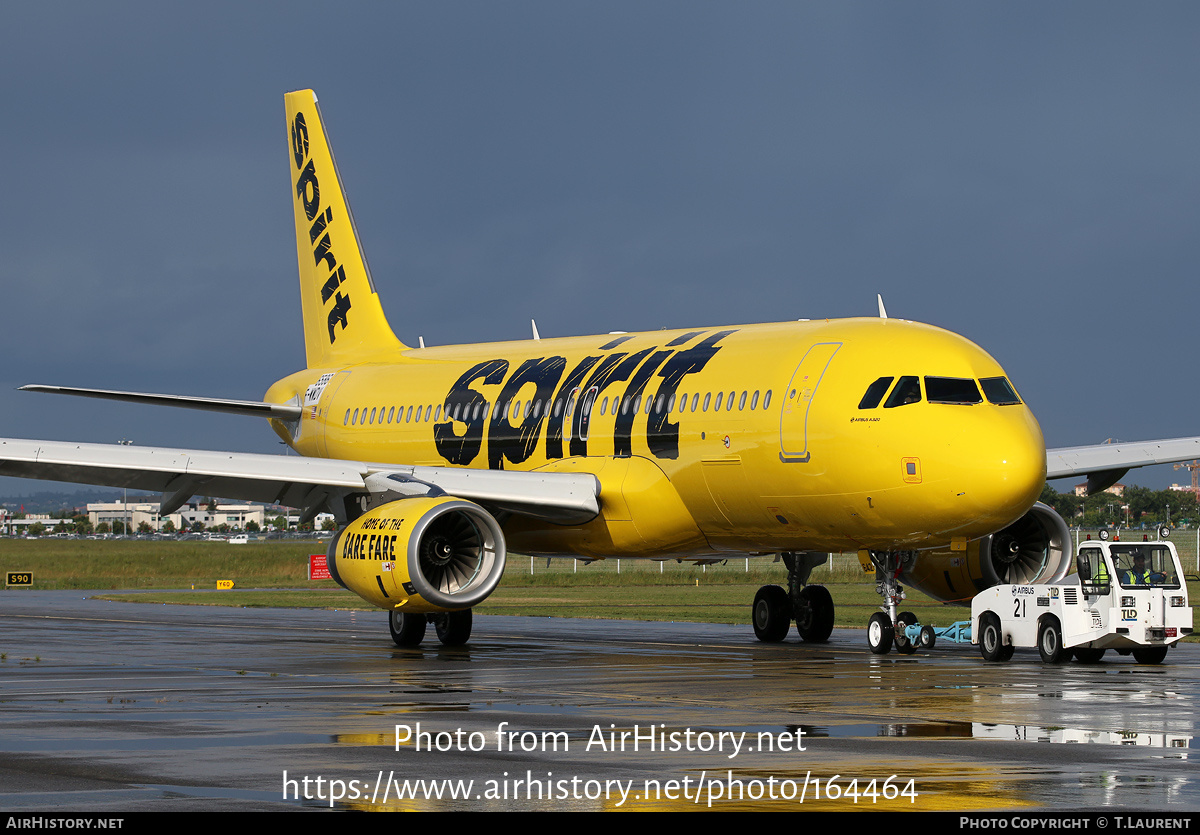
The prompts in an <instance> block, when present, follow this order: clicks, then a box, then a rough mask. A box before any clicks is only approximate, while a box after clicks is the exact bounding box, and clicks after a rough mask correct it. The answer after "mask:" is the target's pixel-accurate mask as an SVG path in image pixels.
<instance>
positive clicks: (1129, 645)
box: [872, 528, 1192, 664]
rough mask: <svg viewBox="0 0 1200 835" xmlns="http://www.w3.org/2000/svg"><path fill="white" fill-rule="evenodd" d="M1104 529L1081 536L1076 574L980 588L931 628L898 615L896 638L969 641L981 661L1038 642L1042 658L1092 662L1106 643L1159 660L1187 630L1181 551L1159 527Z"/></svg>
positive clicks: (1143, 659)
mask: <svg viewBox="0 0 1200 835" xmlns="http://www.w3.org/2000/svg"><path fill="white" fill-rule="evenodd" d="M1107 533H1108V532H1107V531H1102V532H1101V536H1102V538H1101V539H1098V540H1091V539H1089V540H1087V541H1085V542H1081V543H1080V544H1079V551H1078V554H1077V556H1076V559H1075V564H1076V569H1077V570H1076V573H1074V574H1071V575H1070V576H1068V577H1066V578H1064V579H1063V580H1061V581H1059V582H1057V583H1045V584H1041V583H1030V584H1025V585H1000V586H993V587H992V588H989V589H986V590H984V591H982V592H980V593H979V594H977V595H976V596H975V598H974V599H973V600H972V601H971V620H970V621H959V622H958V623H955V624H953V625H951V626H950V627H948V628H945V629H934V628H933V627H931V626H922V625H921V624H919V623H917V620H916V618H915V617H914V616H913V615H911V614H908V613H905V614H902V615H901V616H900V618H899V620H900V621H902V623H901V624H900V625H899V626H898V628H897V636H896V637H897V644H898V645H900V644H904V645H906V646H908V647H912V648H916V647H918V646H921V647H927V648H928V647H932V646H933V645H934V643H935V642H936V641H937V640H938V639H942V640H948V641H951V642H953V643H966V642H967V641H970V642H971V643H972V644H977V645H978V646H979V650H980V652H981V653H982V655H983V657H984V659H985V660H987V661H1007V660H1009V659H1010V658H1012V656H1013V651H1014V649H1016V648H1017V647H1030V648H1032V647H1037V648H1038V652H1039V654H1040V655H1041V656H1042V660H1043V661H1045V662H1046V663H1048V664H1060V663H1063V662H1065V661H1069V660H1071V657H1072V656H1074V657H1075V658H1076V659H1077V660H1078V661H1081V662H1083V663H1095V662H1097V661H1099V660H1100V659H1101V658H1103V657H1104V653H1105V652H1106V651H1107V650H1109V649H1112V650H1116V651H1117V652H1118V653H1120V654H1121V655H1129V654H1131V653H1132V654H1133V657H1134V658H1135V659H1137V661H1138V662H1139V663H1142V664H1161V663H1162V662H1163V660H1164V659H1165V658H1166V656H1167V650H1168V649H1169V648H1170V647H1171V646H1172V645H1173V644H1175V643H1177V642H1178V641H1179V640H1180V639H1181V638H1183V637H1184V636H1186V635H1190V634H1191V633H1192V608H1191V605H1190V603H1189V602H1188V593H1187V583H1186V578H1185V577H1184V574H1183V567H1182V566H1181V565H1180V563H1179V555H1178V553H1176V551H1175V546H1174V545H1173V544H1172V543H1170V542H1168V541H1166V537H1167V535H1168V533H1169V532H1168V530H1167V529H1165V528H1164V529H1163V530H1162V531H1161V533H1160V539H1158V540H1156V541H1153V542H1149V541H1144V542H1110V541H1108V538H1107ZM901 630H903V631H901ZM872 649H874V642H872ZM909 651H911V650H909Z"/></svg>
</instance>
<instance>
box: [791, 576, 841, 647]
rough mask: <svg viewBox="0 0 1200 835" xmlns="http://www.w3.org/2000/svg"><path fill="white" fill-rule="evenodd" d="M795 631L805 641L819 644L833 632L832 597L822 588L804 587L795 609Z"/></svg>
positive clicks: (827, 590) (826, 639)
mask: <svg viewBox="0 0 1200 835" xmlns="http://www.w3.org/2000/svg"><path fill="white" fill-rule="evenodd" d="M796 631H797V632H799V633H800V637H801V638H803V639H804V640H805V641H808V642H810V643H815V644H821V643H824V642H825V641H828V640H829V633H831V632H833V597H832V596H831V595H830V594H829V589H827V588H825V587H824V586H805V587H804V588H803V589H801V590H800V605H799V606H797V607H796Z"/></svg>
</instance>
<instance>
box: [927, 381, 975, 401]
mask: <svg viewBox="0 0 1200 835" xmlns="http://www.w3.org/2000/svg"><path fill="white" fill-rule="evenodd" d="M925 399H926V400H928V401H929V402H930V403H952V404H954V405H957V406H973V405H974V404H976V403H982V402H983V397H982V396H980V394H979V386H977V385H975V381H974V380H972V379H970V378H965V379H964V378H961V377H926V378H925Z"/></svg>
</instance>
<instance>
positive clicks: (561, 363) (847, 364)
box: [266, 318, 1046, 557]
mask: <svg viewBox="0 0 1200 835" xmlns="http://www.w3.org/2000/svg"><path fill="white" fill-rule="evenodd" d="M889 377H890V378H891V380H887V379H886V378H889ZM997 378H1000V379H1004V371H1003V369H1002V368H1001V367H1000V366H999V364H997V363H996V361H995V360H994V359H992V357H990V356H989V355H988V354H987V353H986V352H985V351H983V350H982V349H980V348H979V347H978V346H976V345H974V344H973V343H971V342H970V341H969V340H967V339H965V338H963V337H960V336H958V335H956V334H953V333H950V332H948V331H945V330H942V329H940V328H936V327H933V326H929V325H922V324H916V323H912V322H907V321H904V320H898V319H865V318H864V319H842V320H820V321H802V322H785V323H776V324H763V325H740V326H732V327H709V328H699V329H693V330H677V331H653V332H646V333H629V334H608V335H600V336H588V337H572V338H565V339H541V340H529V341H522V342H507V343H491V344H476V345H456V346H446V347H433V348H405V349H403V350H402V351H400V352H399V353H398V355H397V356H396V357H395V359H394V361H373V362H366V363H360V364H356V365H351V366H346V367H330V368H313V369H309V370H306V371H303V372H299V373H297V374H294V375H292V376H290V377H288V378H285V379H284V380H281V381H280V382H279V383H277V384H276V385H275V386H273V387H272V388H271V389H270V391H269V392H268V393H267V396H266V399H267V400H269V401H272V402H286V401H289V400H293V399H295V400H296V402H302V403H304V406H305V408H304V413H303V416H302V418H301V420H300V422H299V424H298V427H297V428H295V429H294V430H289V428H288V427H287V426H285V425H284V424H282V423H279V422H273V423H274V425H275V429H276V431H277V432H278V433H279V434H280V435H281V436H282V437H283V438H284V439H285V440H286V441H287V442H289V443H290V444H291V445H292V446H293V447H294V448H295V449H296V450H297V452H299V453H301V454H303V455H312V456H321V457H328V458H342V459H358V460H369V461H375V462H380V463H391V462H395V463H404V464H429V465H438V466H446V465H452V466H459V467H470V468H483V469H506V470H541V471H547V472H590V473H594V474H596V475H597V477H598V478H599V480H600V483H601V495H600V502H601V516H600V518H598V519H596V520H594V521H593V522H591V523H588V524H587V525H583V526H553V525H545V524H536V525H533V524H529V523H528V521H527V520H522V519H521V518H514V519H510V520H508V521H507V522H506V524H505V533H506V536H508V537H509V541H510V544H511V546H512V547H513V548H514V549H516V550H520V551H522V552H528V553H556V554H561V553H570V554H579V555H582V556H599V557H603V556H639V557H663V556H697V555H703V554H708V553H719V552H731V551H733V552H758V551H762V552H773V551H799V550H856V549H860V548H867V549H881V550H883V549H898V548H907V549H924V548H931V547H945V546H947V545H949V544H950V543H951V542H952V541H953V540H969V539H974V538H977V537H980V536H983V535H985V534H988V533H991V532H994V531H996V530H998V529H1000V528H1003V527H1004V526H1005V525H1007V524H1009V523H1011V522H1012V521H1014V520H1015V519H1017V518H1019V517H1020V516H1021V515H1022V514H1024V513H1025V512H1026V511H1027V510H1028V509H1029V508H1030V506H1031V505H1032V504H1033V502H1034V501H1035V500H1036V498H1037V495H1038V494H1039V492H1040V491H1041V488H1042V485H1043V483H1044V479H1045V466H1046V464H1045V462H1046V456H1045V448H1044V445H1043V440H1042V434H1041V430H1040V429H1039V427H1038V424H1037V422H1036V420H1035V419H1034V417H1033V415H1032V414H1031V412H1030V411H1029V409H1028V408H1027V407H1026V406H1025V405H1024V404H1023V403H1021V402H1019V399H1017V398H1016V397H1015V394H1014V396H1013V397H1012V398H1010V399H1009V400H1008V401H1007V402H1003V403H997V402H994V399H993V398H992V397H990V396H988V395H986V394H980V393H979V389H980V385H981V384H980V381H994V380H996V379H997ZM906 381H907V382H906ZM914 381H915V382H914ZM944 381H951V382H952V384H958V385H962V384H963V383H964V381H970V383H972V384H973V386H974V390H975V391H976V396H975V398H971V397H969V396H967V397H962V396H961V395H959V394H954V395H952V396H953V397H955V398H959V399H958V400H946V399H944V398H945V397H946V396H947V395H945V394H943V393H939V389H940V388H945V385H946V384H945V382H944ZM873 384H874V386H873ZM990 385H994V384H990ZM1005 385H1007V381H1005ZM903 386H908V388H909V391H908V396H907V397H904V396H903V395H904V394H905V392H904V391H902V390H901V389H902V387H903ZM873 388H874V389H879V391H877V392H876V396H875V397H874V398H872V396H871V395H870V394H869V389H873ZM913 389H915V391H913ZM984 391H987V387H984ZM1009 391H1011V388H1010V389H1009ZM936 398H943V399H941V400H937V399H936ZM872 399H874V400H875V405H873V406H872V405H870V403H871V401H872ZM931 399H934V400H935V402H931ZM971 399H975V400H976V402H966V401H969V400H971ZM1000 399H1001V400H1002V401H1003V399H1004V398H1000ZM908 401H911V402H908ZM635 520H636V521H635Z"/></svg>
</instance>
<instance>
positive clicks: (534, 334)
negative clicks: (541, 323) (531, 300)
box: [529, 319, 542, 339]
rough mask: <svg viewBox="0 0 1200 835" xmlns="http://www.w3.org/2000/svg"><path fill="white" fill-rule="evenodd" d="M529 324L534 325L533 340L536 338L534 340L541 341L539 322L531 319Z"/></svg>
mask: <svg viewBox="0 0 1200 835" xmlns="http://www.w3.org/2000/svg"><path fill="white" fill-rule="evenodd" d="M529 324H531V325H533V338H534V339H541V338H542V337H541V336H539V335H538V332H537V322H536V321H534V320H533V319H530V320H529Z"/></svg>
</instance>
